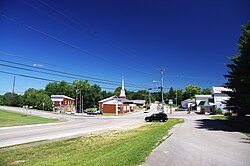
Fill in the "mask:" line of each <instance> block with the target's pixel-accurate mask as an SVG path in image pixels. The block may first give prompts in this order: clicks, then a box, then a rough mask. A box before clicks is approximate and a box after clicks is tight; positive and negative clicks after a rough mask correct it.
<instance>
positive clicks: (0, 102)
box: [0, 95, 4, 105]
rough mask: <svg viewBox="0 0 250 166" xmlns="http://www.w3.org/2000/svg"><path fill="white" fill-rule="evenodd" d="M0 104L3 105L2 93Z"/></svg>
mask: <svg viewBox="0 0 250 166" xmlns="http://www.w3.org/2000/svg"><path fill="white" fill-rule="evenodd" d="M0 105H4V102H3V95H0Z"/></svg>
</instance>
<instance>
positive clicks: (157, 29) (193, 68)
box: [0, 0, 250, 94]
mask: <svg viewBox="0 0 250 166" xmlns="http://www.w3.org/2000/svg"><path fill="white" fill-rule="evenodd" d="M0 14H1V15H0V52H1V53H2V54H0V59H1V60H5V61H6V60H8V61H11V62H17V63H22V64H25V65H31V66H32V65H34V64H36V65H38V67H39V68H45V69H53V70H58V71H61V72H69V73H73V74H79V75H84V76H88V77H93V80H96V81H97V79H99V81H100V79H101V80H108V81H115V82H121V77H122V76H124V78H125V86H126V85H131V86H130V87H128V86H127V87H126V89H128V90H131V91H135V90H139V89H142V87H143V88H151V87H156V86H157V85H156V83H153V80H160V71H159V69H160V68H161V67H163V68H166V69H167V70H166V72H165V75H164V80H165V82H164V85H165V87H166V88H169V87H170V86H173V87H174V88H175V89H176V88H177V89H184V88H185V86H187V85H189V84H193V85H198V86H200V87H201V88H212V86H219V85H221V84H223V83H225V82H226V80H225V79H224V77H223V75H224V74H226V73H227V71H228V69H227V67H226V66H225V64H226V63H229V61H228V57H230V56H233V55H238V50H237V42H238V39H239V37H240V35H241V25H242V24H246V23H247V21H248V19H249V16H250V3H249V2H248V1H246V0H245V1H240V0H233V1H230V0H220V1H215V0H212V1H198V0H197V1H184V0H183V1H180V0H179V1H178V0H177V1H172V0H171V1H170V0H164V1H163V0H162V1H161V0H159V1H153V0H144V1H143V0H133V1H132V0H128V1H127V0H89V1H84V0H82V1H79V0H72V1H68V0H65V1H63V0H38V1H33V0H2V1H1V2H0ZM6 53H8V54H12V56H10V55H7V54H6ZM27 59H29V60H27ZM31 60H33V61H31ZM0 64H1V65H0V71H5V72H6V71H7V72H10V73H18V74H23V75H29V76H34V77H41V78H46V79H53V80H59V81H60V80H65V81H67V82H72V80H73V79H69V78H63V77H59V76H51V75H47V74H44V73H36V72H31V71H24V70H20V69H13V68H10V67H6V64H7V65H9V66H18V65H17V64H13V63H7V62H3V61H0ZM3 65H5V66H3ZM19 67H23V68H24V66H22V65H21V66H20V65H19ZM25 68H28V67H25ZM36 70H38V69H36ZM12 82H13V75H11V74H6V73H0V91H2V92H0V93H1V94H3V93H4V92H5V91H11V90H12ZM90 82H91V83H92V84H93V83H97V82H93V81H90ZM47 83H48V81H42V80H36V79H31V78H25V77H21V76H18V75H17V76H16V87H15V91H16V92H24V91H25V90H26V89H28V88H30V87H33V88H36V89H41V88H44V87H45V85H46V84H47ZM97 84H99V85H100V86H101V87H103V89H104V90H105V89H106V90H108V91H112V89H115V88H116V87H117V86H118V85H111V84H102V83H97ZM118 84H119V83H118ZM132 84H133V85H132ZM135 84H136V85H135ZM166 90H167V89H166Z"/></svg>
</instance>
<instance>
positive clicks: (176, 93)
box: [176, 89, 178, 107]
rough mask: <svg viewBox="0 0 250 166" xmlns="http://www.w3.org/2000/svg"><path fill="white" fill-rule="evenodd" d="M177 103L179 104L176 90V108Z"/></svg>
mask: <svg viewBox="0 0 250 166" xmlns="http://www.w3.org/2000/svg"><path fill="white" fill-rule="evenodd" d="M177 103H178V102H177V89H176V107H177Z"/></svg>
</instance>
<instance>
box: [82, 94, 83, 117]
mask: <svg viewBox="0 0 250 166" xmlns="http://www.w3.org/2000/svg"><path fill="white" fill-rule="evenodd" d="M82 113H83V96H82Z"/></svg>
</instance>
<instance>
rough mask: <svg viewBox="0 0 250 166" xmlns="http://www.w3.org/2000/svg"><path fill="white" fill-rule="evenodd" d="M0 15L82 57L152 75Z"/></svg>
mask: <svg viewBox="0 0 250 166" xmlns="http://www.w3.org/2000/svg"><path fill="white" fill-rule="evenodd" d="M0 15H1V16H2V17H3V18H5V19H7V20H10V21H12V22H16V23H18V24H20V25H22V26H23V27H25V28H27V29H30V30H32V31H34V32H37V33H39V34H41V35H43V36H46V37H48V38H50V39H53V40H55V41H57V42H59V43H62V44H64V45H66V46H68V47H70V48H72V49H75V50H77V51H79V52H81V53H82V54H84V55H88V56H90V57H94V58H96V59H98V60H101V61H102V62H106V63H109V64H112V65H114V66H118V67H122V68H126V69H128V70H132V71H136V72H138V73H143V74H147V75H153V74H151V73H147V72H144V71H139V70H137V69H133V68H131V67H128V66H123V65H120V64H117V63H114V62H112V61H109V60H107V59H105V58H102V57H99V56H97V55H95V54H93V53H91V52H89V51H87V50H85V49H82V48H80V47H78V46H76V45H73V44H71V43H69V42H66V41H64V40H62V39H59V38H57V37H54V36H52V35H50V34H48V33H46V32H43V31H41V30H39V29H37V28H35V27H33V26H30V25H27V24H25V23H23V22H20V21H18V20H17V19H15V18H13V17H9V16H7V15H6V14H3V13H0Z"/></svg>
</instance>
